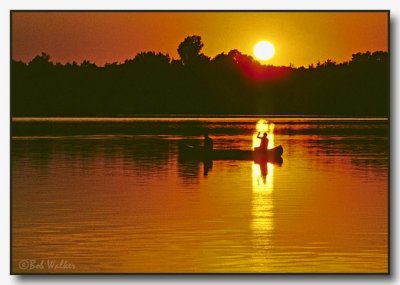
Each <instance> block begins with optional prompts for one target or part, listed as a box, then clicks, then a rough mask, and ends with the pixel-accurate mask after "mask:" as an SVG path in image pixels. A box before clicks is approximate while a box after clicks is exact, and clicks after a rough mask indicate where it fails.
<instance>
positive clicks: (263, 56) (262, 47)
mask: <svg viewBox="0 0 400 285" xmlns="http://www.w3.org/2000/svg"><path fill="white" fill-rule="evenodd" d="M274 54H275V48H274V45H273V44H272V43H270V42H268V41H260V42H258V43H257V44H256V45H255V46H254V55H255V56H256V58H257V59H259V60H268V59H270V58H272V57H273V56H274Z"/></svg>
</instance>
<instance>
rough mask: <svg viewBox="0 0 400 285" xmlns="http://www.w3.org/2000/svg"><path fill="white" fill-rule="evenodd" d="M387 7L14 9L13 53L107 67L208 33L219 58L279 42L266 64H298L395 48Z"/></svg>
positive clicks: (209, 49)
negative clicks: (263, 43)
mask: <svg viewBox="0 0 400 285" xmlns="http://www.w3.org/2000/svg"><path fill="white" fill-rule="evenodd" d="M387 17H388V14H387V13H386V12H368V13H367V12H101V13H99V12H45V13H44V12H14V13H13V15H12V48H13V49H12V54H13V58H14V59H17V60H23V61H29V60H30V59H31V58H32V57H34V56H35V55H37V54H39V53H41V52H42V51H44V52H46V53H48V54H50V56H51V58H52V60H53V61H60V62H67V61H74V60H75V61H77V62H81V61H83V60H84V59H89V60H91V61H93V62H95V63H97V64H99V65H103V64H104V63H106V62H114V61H118V62H123V61H124V60H125V59H127V58H133V57H134V56H135V54H136V53H137V52H140V51H160V52H163V53H169V54H170V55H171V56H172V57H174V58H178V54H177V51H176V49H177V47H178V45H179V43H180V42H181V41H182V40H183V39H184V38H185V37H186V36H188V35H194V34H196V35H200V36H201V37H202V39H203V42H204V48H203V52H204V53H205V54H206V55H208V56H211V57H214V56H215V55H217V54H219V53H221V52H225V53H227V52H229V51H230V50H232V49H238V50H240V51H241V52H243V53H246V54H249V55H253V46H254V44H255V43H256V42H257V41H259V40H269V41H271V42H272V43H273V44H274V45H275V49H276V52H275V56H274V57H273V58H272V59H271V60H269V61H266V62H265V63H266V64H274V65H288V64H289V63H293V64H294V65H296V66H301V65H308V64H311V63H315V62H317V61H318V60H321V61H323V60H326V59H328V58H329V59H332V60H335V61H338V62H341V61H345V60H349V59H350V58H351V54H353V53H356V52H359V51H367V50H370V51H375V50H385V51H387V50H388V46H387V42H388V18H387Z"/></svg>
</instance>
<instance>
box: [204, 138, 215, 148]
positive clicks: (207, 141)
mask: <svg viewBox="0 0 400 285" xmlns="http://www.w3.org/2000/svg"><path fill="white" fill-rule="evenodd" d="M213 146H214V143H213V140H212V139H211V138H210V137H209V136H208V133H204V150H205V151H206V152H211V151H212V150H213Z"/></svg>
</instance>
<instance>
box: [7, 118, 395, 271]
mask: <svg viewBox="0 0 400 285" xmlns="http://www.w3.org/2000/svg"><path fill="white" fill-rule="evenodd" d="M266 120H267V121H268V122H266V121H259V118H217V119H215V118H214V119H210V118H207V119H201V118H167V119H157V118H151V119H149V118H148V119H89V120H88V119H72V120H71V119H57V120H55V119H41V120H34V119H19V120H18V119H15V120H14V121H13V137H12V218H13V220H12V229H13V247H12V254H13V260H12V266H13V271H14V272H99V273H105V272H382V273H383V272H387V270H388V264H387V260H388V122H387V120H379V119H376V120H375V119H369V120H365V119H364V120H361V119H306V118H289V119H288V118H269V119H266ZM257 123H258V124H257ZM205 129H207V130H209V133H210V135H211V136H212V137H213V139H214V147H215V148H237V149H251V148H252V147H253V146H254V145H255V144H256V143H257V142H256V141H253V135H254V132H256V131H257V130H262V131H264V130H266V131H267V132H269V137H270V145H269V147H272V146H273V145H275V146H276V145H282V146H283V147H284V154H283V160H284V162H283V164H282V165H274V164H269V163H268V164H267V165H258V164H255V163H253V162H252V161H235V160H232V161H214V163H213V165H212V168H211V169H204V166H203V164H202V163H196V162H193V161H180V159H179V157H178V142H179V141H180V140H182V139H189V140H201V134H202V133H203V131H204V130H205ZM26 260H34V262H36V264H38V263H40V262H41V260H45V262H47V260H50V261H54V262H60V263H62V262H63V263H64V266H65V264H67V265H68V266H69V267H68V266H65V267H68V268H65V267H64V268H56V269H54V268H53V269H52V268H48V266H47V265H46V264H45V265H44V268H43V267H42V268H40V267H38V268H28V269H26V268H25V267H24V266H25V263H24V262H26ZM71 264H72V265H73V266H72V267H71ZM61 267H62V266H61Z"/></svg>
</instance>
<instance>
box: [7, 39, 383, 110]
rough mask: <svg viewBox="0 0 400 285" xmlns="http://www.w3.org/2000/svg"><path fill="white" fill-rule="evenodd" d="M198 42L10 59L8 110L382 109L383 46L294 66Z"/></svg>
mask: <svg viewBox="0 0 400 285" xmlns="http://www.w3.org/2000/svg"><path fill="white" fill-rule="evenodd" d="M203 46H204V44H203V42H202V40H201V37H200V36H196V35H195V36H188V37H186V38H185V39H184V40H183V41H182V42H181V43H180V45H179V46H178V54H179V57H180V58H179V59H171V58H170V56H169V55H168V54H162V53H156V52H153V51H150V52H140V53H138V54H136V55H135V57H133V58H131V59H127V60H125V61H124V62H123V63H117V62H114V63H108V64H105V65H104V66H97V65H96V64H94V63H92V62H90V61H88V60H84V61H83V62H81V63H79V64H78V63H76V62H72V63H65V64H61V63H54V62H52V60H51V58H50V56H49V55H48V54H46V53H42V54H40V55H37V56H36V57H35V58H33V59H32V60H31V61H30V62H28V63H25V62H22V61H16V60H12V62H11V88H12V89H11V108H12V115H13V116H134V115H171V114H181V115H185V114H188V115H227V114H232V115H235V114H236V115H246V114H254V115H257V114H260V115H333V116H387V115H388V111H389V92H390V91H389V77H390V76H389V55H388V53H387V52H383V51H375V52H369V51H368V52H364V53H357V54H353V55H352V59H351V60H350V61H348V62H342V63H336V62H334V61H332V60H329V59H328V60H326V61H325V62H318V63H316V64H312V65H309V66H308V67H303V66H301V67H295V66H293V65H290V66H272V65H262V64H260V63H259V62H258V61H256V60H254V59H253V58H252V57H251V56H249V55H246V54H243V53H241V52H240V51H238V50H231V51H230V52H229V53H221V54H218V55H217V56H215V57H214V58H210V57H208V56H207V55H205V54H203V53H202V48H203Z"/></svg>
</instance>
